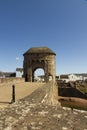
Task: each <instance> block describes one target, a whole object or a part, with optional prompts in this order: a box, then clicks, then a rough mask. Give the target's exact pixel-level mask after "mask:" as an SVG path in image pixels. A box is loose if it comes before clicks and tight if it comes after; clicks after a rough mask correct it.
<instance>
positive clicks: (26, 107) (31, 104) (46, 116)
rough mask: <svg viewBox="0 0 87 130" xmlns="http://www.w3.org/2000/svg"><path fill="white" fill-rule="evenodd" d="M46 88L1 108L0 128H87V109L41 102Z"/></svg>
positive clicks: (49, 129)
mask: <svg viewBox="0 0 87 130" xmlns="http://www.w3.org/2000/svg"><path fill="white" fill-rule="evenodd" d="M46 88H47V86H46V85H45V86H43V87H42V88H39V89H38V90H36V91H35V92H33V93H32V94H31V95H30V96H27V97H25V98H24V99H21V100H19V101H17V102H15V103H14V104H12V105H9V106H8V107H7V108H5V109H1V110H0V130H86V129H87V111H83V110H77V109H73V110H71V109H70V108H66V107H61V106H59V105H52V104H50V105H49V104H45V102H44V103H41V102H42V100H43V98H44V96H45V95H46ZM32 99H33V100H32Z"/></svg>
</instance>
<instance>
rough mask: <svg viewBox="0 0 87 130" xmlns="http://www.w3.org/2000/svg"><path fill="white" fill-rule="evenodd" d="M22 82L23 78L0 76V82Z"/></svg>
mask: <svg viewBox="0 0 87 130" xmlns="http://www.w3.org/2000/svg"><path fill="white" fill-rule="evenodd" d="M17 82H24V78H0V84H3V83H17Z"/></svg>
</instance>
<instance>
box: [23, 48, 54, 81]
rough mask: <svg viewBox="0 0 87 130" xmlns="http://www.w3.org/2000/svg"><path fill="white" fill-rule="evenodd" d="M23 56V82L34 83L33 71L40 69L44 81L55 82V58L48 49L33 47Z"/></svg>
mask: <svg viewBox="0 0 87 130" xmlns="http://www.w3.org/2000/svg"><path fill="white" fill-rule="evenodd" d="M23 56H24V65H23V68H24V77H25V81H28V82H33V81H34V71H35V70H36V69H38V68H42V69H43V70H44V74H45V81H46V82H49V80H50V79H52V80H53V81H55V56H56V54H55V53H54V52H53V51H52V50H51V49H49V48H48V47H33V48H30V49H29V50H28V51H27V52H25V53H24V54H23Z"/></svg>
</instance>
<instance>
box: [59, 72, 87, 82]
mask: <svg viewBox="0 0 87 130" xmlns="http://www.w3.org/2000/svg"><path fill="white" fill-rule="evenodd" d="M86 79H87V74H86V73H82V74H67V75H66V74H64V75H60V76H59V80H62V81H65V82H69V81H78V80H82V81H84V80H86Z"/></svg>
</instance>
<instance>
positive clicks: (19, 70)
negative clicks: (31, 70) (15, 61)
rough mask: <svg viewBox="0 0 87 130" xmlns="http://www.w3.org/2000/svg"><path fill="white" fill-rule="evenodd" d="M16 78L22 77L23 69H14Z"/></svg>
mask: <svg viewBox="0 0 87 130" xmlns="http://www.w3.org/2000/svg"><path fill="white" fill-rule="evenodd" d="M16 77H19V78H22V77H23V68H16Z"/></svg>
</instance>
